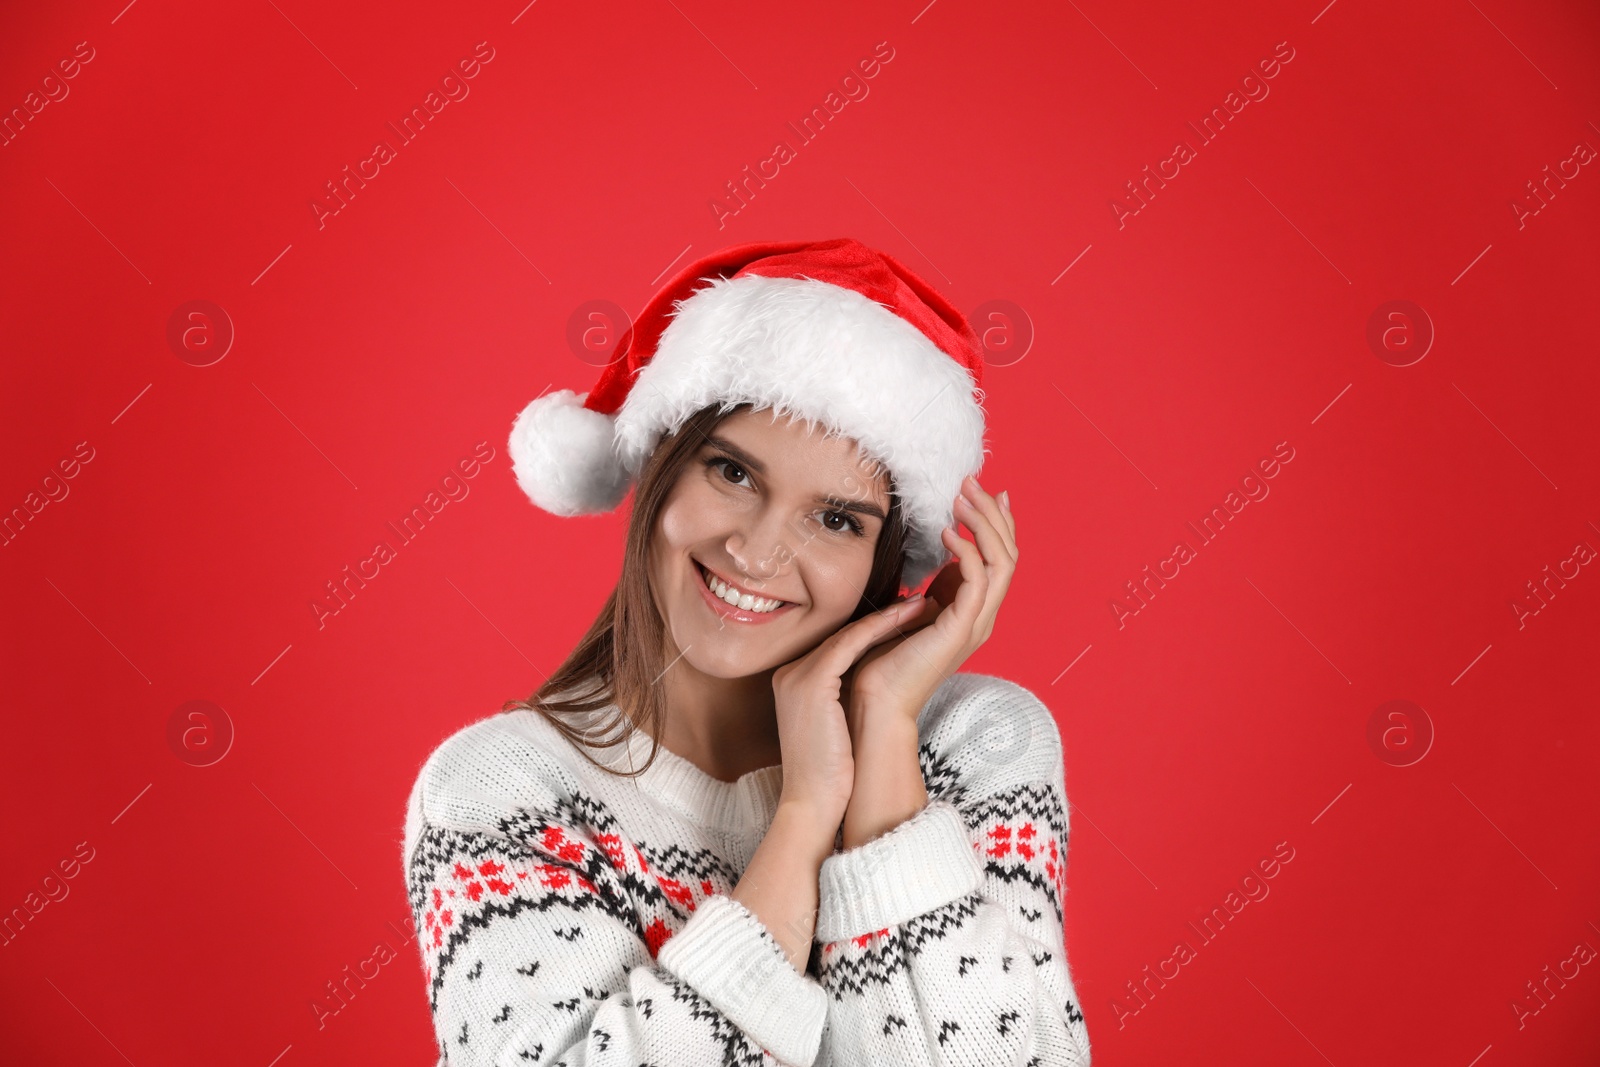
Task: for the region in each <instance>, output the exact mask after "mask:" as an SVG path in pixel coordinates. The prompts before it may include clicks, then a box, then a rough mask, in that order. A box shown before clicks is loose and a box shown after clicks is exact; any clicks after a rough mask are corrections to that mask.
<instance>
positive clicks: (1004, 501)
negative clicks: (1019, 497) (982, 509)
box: [1000, 489, 1011, 511]
mask: <svg viewBox="0 0 1600 1067" xmlns="http://www.w3.org/2000/svg"><path fill="white" fill-rule="evenodd" d="M1000 506H1001V507H1003V508H1005V509H1006V510H1007V511H1010V510H1011V490H1009V489H1002V490H1001V491H1000Z"/></svg>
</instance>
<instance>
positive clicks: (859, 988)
mask: <svg viewBox="0 0 1600 1067" xmlns="http://www.w3.org/2000/svg"><path fill="white" fill-rule="evenodd" d="M952 682H953V684H951V685H949V686H948V687H947V688H946V689H942V690H941V691H940V698H939V699H940V700H941V701H942V702H943V706H941V707H939V708H935V709H933V713H932V715H931V716H929V718H930V720H931V721H930V723H929V726H928V728H927V729H926V730H925V731H923V732H922V736H923V740H922V744H921V747H920V752H919V757H920V760H921V763H922V767H923V775H924V779H925V781H926V783H927V785H928V793H929V803H928V805H927V806H926V807H925V808H923V809H922V810H921V811H920V812H918V813H917V814H916V815H914V816H912V817H911V818H910V819H907V820H906V821H905V822H903V823H901V824H900V825H899V826H897V827H896V828H894V829H893V830H891V831H889V832H888V833H887V834H884V835H883V836H881V837H878V838H876V839H875V840H872V841H869V842H867V843H866V844H864V845H861V846H859V847H857V848H854V849H850V850H848V851H845V852H841V853H837V854H835V855H834V856H831V857H829V859H828V860H826V861H825V862H824V864H823V868H822V872H821V879H820V893H821V908H820V910H819V913H818V921H817V942H818V943H817V945H816V948H815V949H814V951H813V960H814V962H815V964H816V968H817V973H818V975H819V977H820V979H821V981H822V984H823V987H824V988H825V990H826V991H827V994H828V997H829V1004H828V1027H829V1033H830V1036H829V1046H830V1048H831V1050H832V1063H831V1064H830V1065H828V1067H867V1065H869V1064H883V1063H897V1064H917V1065H922V1064H927V1065H939V1067H946V1065H956V1064H960V1065H973V1067H978V1065H982V1067H999V1065H1016V1067H1088V1065H1089V1063H1090V1055H1089V1035H1088V1031H1087V1029H1086V1027H1085V1024H1084V1016H1083V1012H1082V1011H1081V1010H1080V1008H1079V1001H1078V995H1077V992H1076V989H1075V987H1074V984H1073V980H1072V974H1071V971H1070V969H1069V967H1068V963H1067V952H1066V941H1065V921H1064V910H1063V903H1064V900H1065V894H1066V860H1067V840H1068V806H1067V800H1066V792H1065V789H1064V785H1063V772H1064V767H1063V761H1062V751H1061V738H1060V733H1059V730H1058V729H1057V727H1056V725H1055V721H1054V719H1053V717H1052V716H1051V715H1050V713H1049V710H1048V709H1047V708H1045V707H1044V705H1043V704H1042V703H1040V702H1039V700H1038V698H1037V697H1034V696H1033V694H1031V693H1029V692H1028V691H1027V690H1025V689H1023V688H1022V687H1020V686H1017V685H1015V684H1013V683H1010V682H1007V681H1005V680H1003V679H997V678H990V677H988V676H984V675H956V676H954V679H952ZM925 715H927V713H926V712H925Z"/></svg>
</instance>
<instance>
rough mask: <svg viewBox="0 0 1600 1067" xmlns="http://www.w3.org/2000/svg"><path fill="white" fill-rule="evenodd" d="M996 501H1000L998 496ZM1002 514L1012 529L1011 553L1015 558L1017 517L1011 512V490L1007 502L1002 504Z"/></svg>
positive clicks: (1008, 526)
mask: <svg viewBox="0 0 1600 1067" xmlns="http://www.w3.org/2000/svg"><path fill="white" fill-rule="evenodd" d="M996 503H1000V501H999V498H998V497H997V498H996ZM1000 514H1002V515H1004V516H1005V517H1006V528H1007V529H1008V530H1010V531H1011V549H1012V552H1011V554H1012V557H1013V558H1015V557H1016V555H1017V553H1016V547H1017V517H1016V515H1014V514H1012V512H1011V494H1010V493H1009V492H1007V493H1006V498H1005V502H1004V503H1003V504H1002V505H1001V508H1000Z"/></svg>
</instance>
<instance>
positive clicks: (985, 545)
mask: <svg viewBox="0 0 1600 1067" xmlns="http://www.w3.org/2000/svg"><path fill="white" fill-rule="evenodd" d="M969 491H970V490H969ZM988 506H989V507H990V508H992V509H994V510H995V511H996V512H998V511H999V507H1000V505H999V504H998V503H996V502H995V500H994V498H993V497H989V498H988ZM956 517H957V518H959V519H961V521H962V522H964V523H966V525H967V529H969V530H971V531H972V533H973V535H974V536H975V537H976V538H977V539H978V549H979V550H980V551H981V552H982V553H983V563H984V567H985V570H986V573H987V574H988V575H989V586H988V595H987V597H986V600H985V604H984V610H985V611H986V612H988V613H989V618H990V619H993V617H994V615H995V614H996V613H998V612H999V610H1000V602H1001V601H1002V600H1004V599H1005V596H1006V590H1007V589H1009V588H1010V587H1011V575H1012V574H1013V573H1014V572H1015V571H1016V569H1017V558H1016V555H1015V554H1014V553H1013V550H1012V548H1011V546H1010V545H1009V544H1007V543H1006V536H1007V535H1002V534H1001V532H1000V531H1001V529H1003V528H1004V522H1003V520H1001V518H1000V516H999V515H998V514H996V515H995V516H994V518H992V519H991V518H990V516H989V515H987V514H985V513H984V512H983V511H980V510H978V509H977V508H976V507H974V506H973V505H972V504H971V503H970V502H969V501H968V500H967V499H966V498H965V497H963V496H957V497H956ZM997 522H998V523H999V525H998V526H997V525H996V523H997Z"/></svg>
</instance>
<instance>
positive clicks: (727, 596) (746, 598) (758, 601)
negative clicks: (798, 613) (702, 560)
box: [700, 568, 783, 615]
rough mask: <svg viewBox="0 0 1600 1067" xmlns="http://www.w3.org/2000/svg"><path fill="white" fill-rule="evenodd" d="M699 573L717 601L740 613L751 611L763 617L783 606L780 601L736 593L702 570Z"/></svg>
mask: <svg viewBox="0 0 1600 1067" xmlns="http://www.w3.org/2000/svg"><path fill="white" fill-rule="evenodd" d="M700 573H701V574H702V575H704V577H705V579H706V586H707V588H709V589H710V590H711V591H712V592H713V593H715V594H716V595H717V598H718V599H719V600H723V601H725V602H727V603H729V604H732V605H733V606H734V607H736V608H738V609H739V610H740V611H753V612H755V613H756V614H757V615H765V614H766V613H767V612H769V611H773V610H776V609H777V608H779V607H781V606H783V601H781V600H772V599H770V598H768V597H758V596H751V595H750V594H749V593H739V592H736V591H735V590H734V589H733V588H731V587H730V586H729V585H728V583H726V582H724V581H723V580H722V579H721V578H718V577H717V576H716V575H714V574H712V573H711V572H710V571H707V570H705V569H703V568H702V569H701V572H700Z"/></svg>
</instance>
